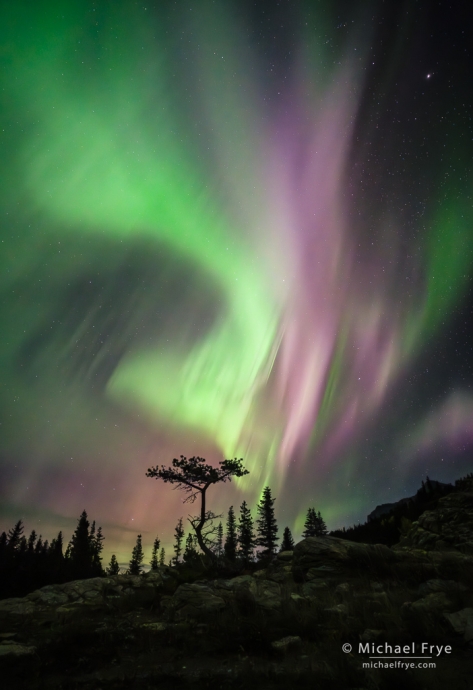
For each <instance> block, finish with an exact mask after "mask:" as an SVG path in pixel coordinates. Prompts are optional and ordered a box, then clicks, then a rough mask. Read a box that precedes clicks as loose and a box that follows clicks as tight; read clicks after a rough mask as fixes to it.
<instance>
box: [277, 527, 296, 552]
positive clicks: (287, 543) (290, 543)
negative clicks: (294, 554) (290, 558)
mask: <svg viewBox="0 0 473 690" xmlns="http://www.w3.org/2000/svg"><path fill="white" fill-rule="evenodd" d="M293 549H294V539H293V538H292V534H291V530H290V529H289V527H285V528H284V532H283V535H282V544H281V549H280V550H281V551H292V550H293Z"/></svg>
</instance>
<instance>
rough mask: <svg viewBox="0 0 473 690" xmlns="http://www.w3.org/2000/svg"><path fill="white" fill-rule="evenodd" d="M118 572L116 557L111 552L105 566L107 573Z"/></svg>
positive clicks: (115, 573) (113, 573)
mask: <svg viewBox="0 0 473 690" xmlns="http://www.w3.org/2000/svg"><path fill="white" fill-rule="evenodd" d="M119 572H120V566H119V565H118V561H117V557H116V556H115V554H114V553H113V554H112V557H111V559H110V563H109V565H108V568H107V575H118V573H119Z"/></svg>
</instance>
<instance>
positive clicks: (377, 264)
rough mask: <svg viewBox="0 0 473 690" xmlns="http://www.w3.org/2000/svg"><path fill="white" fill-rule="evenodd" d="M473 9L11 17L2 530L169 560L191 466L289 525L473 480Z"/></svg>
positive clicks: (221, 496) (228, 496) (365, 6)
mask: <svg viewBox="0 0 473 690" xmlns="http://www.w3.org/2000/svg"><path fill="white" fill-rule="evenodd" d="M467 4H468V3H460V2H456V3H450V2H443V1H442V0H441V1H440V2H435V3H434V2H428V1H419V2H414V1H412V2H408V1H406V2H403V1H402V0H392V1H390V2H388V1H386V2H384V1H381V0H378V1H377V2H372V3H370V2H366V1H363V2H361V1H360V2H355V1H350V2H348V1H346V2H340V1H339V0H330V1H329V0H327V1H326V2H323V1H322V0H320V1H318V2H317V1H312V2H297V1H295V0H291V1H289V0H281V1H280V2H276V1H275V0H273V1H271V2H262V1H257V2H256V3H255V2H249V1H246V0H238V2H235V3H232V2H225V1H223V0H222V1H218V2H217V1H216V2H210V1H207V0H202V1H199V2H189V3H183V2H168V1H166V0H164V1H163V0H161V2H159V3H158V2H156V3H148V4H147V3H146V2H140V3H138V2H132V1H131V0H128V1H127V2H120V1H113V2H112V1H110V2H100V1H98V2H84V0H68V1H67V2H61V1H58V0H51V1H47V0H35V2H28V1H26V0H18V2H12V3H3V4H2V7H1V9H0V35H1V40H0V48H1V75H2V76H1V82H2V83H1V90H0V99H1V106H0V112H1V128H0V147H1V155H0V160H1V182H0V218H1V225H0V234H1V244H0V260H1V270H0V294H1V300H0V304H1V316H0V323H1V338H0V367H1V368H0V502H1V512H0V529H9V528H10V527H11V526H12V524H13V523H14V522H15V521H16V520H18V519H19V518H23V520H24V521H25V523H26V531H27V532H29V531H31V530H32V529H33V528H34V529H35V530H36V531H37V532H42V534H43V538H48V539H51V538H52V537H54V536H55V535H56V533H57V531H58V530H59V529H63V531H64V534H65V539H66V540H68V539H69V538H70V535H71V534H72V531H73V529H74V527H75V525H76V522H77V518H78V516H79V514H80V512H81V511H82V510H83V509H84V508H85V509H86V510H87V511H88V513H89V516H90V518H91V519H95V520H96V521H97V523H98V524H101V525H102V527H103V531H104V534H105V537H106V541H105V556H106V558H107V559H108V558H109V556H110V554H111V553H112V551H113V552H115V553H116V554H117V557H118V558H119V560H122V561H124V560H125V561H126V560H127V559H129V557H130V553H131V548H132V545H133V543H134V541H135V539H136V535H137V533H138V532H141V533H142V534H143V541H144V544H145V546H146V547H147V549H148V551H149V550H150V547H151V544H152V541H153V539H154V537H155V536H156V535H159V536H160V537H161V539H162V542H163V544H164V545H165V546H166V547H167V549H169V547H170V544H171V540H172V533H173V529H174V526H175V524H176V522H177V519H178V518H179V517H180V516H181V515H182V516H184V518H186V516H187V515H188V514H189V511H190V512H193V511H192V508H190V507H189V506H188V505H183V503H182V499H183V498H184V497H185V496H184V495H182V494H180V493H179V492H177V491H173V490H172V488H171V487H170V486H169V485H164V484H162V483H160V482H156V481H155V480H152V479H149V478H146V477H145V472H146V470H147V468H148V467H150V466H154V465H156V464H169V463H170V462H171V460H172V458H173V457H177V456H179V455H180V454H183V455H187V456H190V455H201V456H204V457H206V458H207V459H208V460H209V461H211V462H217V461H218V460H220V459H222V458H223V457H228V458H230V457H242V458H243V460H244V464H245V466H246V467H247V468H248V469H249V470H250V474H249V475H248V476H247V477H244V478H242V479H241V480H239V481H238V482H236V483H232V484H226V485H225V486H222V487H214V488H212V489H210V491H209V501H210V507H211V508H212V509H213V510H214V511H215V512H219V511H221V512H226V511H227V509H228V507H229V505H231V504H232V503H233V505H234V506H235V508H236V509H238V506H239V505H240V503H241V502H242V501H243V500H244V499H245V500H247V502H248V503H249V504H250V505H251V506H252V507H254V506H255V504H256V502H257V501H258V499H259V496H260V493H261V490H262V488H263V486H264V485H266V484H268V485H269V486H270V487H271V489H272V492H273V495H274V496H275V497H276V498H277V500H276V504H275V508H276V517H277V519H278V522H279V526H280V532H281V533H282V529H283V527H284V526H285V525H288V526H290V528H291V529H292V530H293V533H294V536H295V538H296V540H297V539H299V538H300V533H301V531H302V524H303V521H304V516H305V513H306V510H307V508H308V507H309V506H314V507H315V508H316V509H317V510H320V511H321V512H322V515H323V516H324V517H325V519H326V522H327V524H328V526H329V528H337V527H341V526H342V525H345V526H349V525H351V524H353V523H354V522H357V521H359V520H361V521H364V519H365V518H366V515H367V513H369V512H370V511H371V510H372V509H373V508H374V507H375V506H376V505H377V504H379V503H383V502H388V501H394V500H398V499H400V498H402V497H404V496H406V495H411V494H413V493H414V492H415V491H416V490H417V488H418V487H419V486H420V483H421V480H422V479H425V476H426V475H428V476H429V477H430V478H431V479H438V480H441V481H453V480H454V479H456V478H457V477H459V476H462V475H464V474H466V473H467V472H470V471H473V391H472V383H473V371H472V362H473V352H472V347H473V335H472V334H473V316H472V309H473V292H472V277H473V272H472V268H473V202H472V191H473V184H472V183H473V164H472V160H473V158H472V154H473V120H472V114H473V99H472V89H471V84H472V79H473V60H472V47H473V21H472V16H471V10H468V9H465V8H466V7H467ZM168 555H170V554H168Z"/></svg>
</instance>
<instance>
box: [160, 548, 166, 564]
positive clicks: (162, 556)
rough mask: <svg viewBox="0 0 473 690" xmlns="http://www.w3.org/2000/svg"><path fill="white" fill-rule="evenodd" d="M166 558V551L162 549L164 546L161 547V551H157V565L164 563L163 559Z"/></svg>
mask: <svg viewBox="0 0 473 690" xmlns="http://www.w3.org/2000/svg"><path fill="white" fill-rule="evenodd" d="M165 558H166V552H165V550H164V546H163V547H162V548H161V551H160V552H159V565H164V559H165Z"/></svg>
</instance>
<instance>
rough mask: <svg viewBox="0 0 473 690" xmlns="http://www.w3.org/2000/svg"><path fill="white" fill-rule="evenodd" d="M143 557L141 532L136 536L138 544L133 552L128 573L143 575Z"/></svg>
mask: <svg viewBox="0 0 473 690" xmlns="http://www.w3.org/2000/svg"><path fill="white" fill-rule="evenodd" d="M143 558H144V554H143V545H142V543H141V534H139V535H138V536H137V538H136V544H135V546H134V547H133V551H132V553H131V561H130V563H129V565H128V573H129V574H130V575H141V570H142V567H143V566H142V565H141V564H142V563H143Z"/></svg>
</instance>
